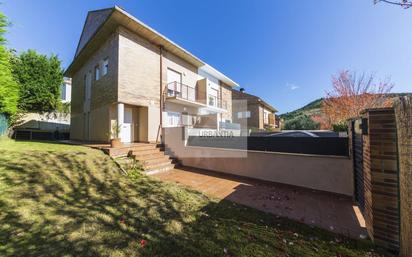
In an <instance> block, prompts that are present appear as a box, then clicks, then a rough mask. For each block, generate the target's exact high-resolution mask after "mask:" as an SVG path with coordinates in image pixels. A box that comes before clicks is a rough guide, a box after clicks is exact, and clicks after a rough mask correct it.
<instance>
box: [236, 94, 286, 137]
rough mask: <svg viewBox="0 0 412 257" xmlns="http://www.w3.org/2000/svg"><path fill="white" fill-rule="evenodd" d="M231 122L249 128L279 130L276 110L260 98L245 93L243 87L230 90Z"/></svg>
mask: <svg viewBox="0 0 412 257" xmlns="http://www.w3.org/2000/svg"><path fill="white" fill-rule="evenodd" d="M232 102H233V122H234V123H239V124H242V127H247V128H248V129H250V130H279V129H280V126H279V125H280V124H279V122H276V116H275V113H276V112H277V110H276V109H275V108H274V107H273V106H272V105H270V104H268V103H267V102H265V101H263V100H262V99H261V98H259V97H257V96H254V95H251V94H248V93H245V92H244V90H243V89H241V90H239V91H238V90H235V89H233V90H232Z"/></svg>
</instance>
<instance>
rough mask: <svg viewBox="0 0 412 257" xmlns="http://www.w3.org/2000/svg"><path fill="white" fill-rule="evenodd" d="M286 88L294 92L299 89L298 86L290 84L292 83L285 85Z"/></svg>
mask: <svg viewBox="0 0 412 257" xmlns="http://www.w3.org/2000/svg"><path fill="white" fill-rule="evenodd" d="M286 87H287V88H289V89H290V90H296V89H298V88H300V87H299V86H297V85H295V84H292V83H286Z"/></svg>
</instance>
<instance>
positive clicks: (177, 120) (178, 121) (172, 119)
mask: <svg viewBox="0 0 412 257" xmlns="http://www.w3.org/2000/svg"><path fill="white" fill-rule="evenodd" d="M165 125H166V127H168V128H174V127H181V126H182V114H181V113H180V112H166V124H165Z"/></svg>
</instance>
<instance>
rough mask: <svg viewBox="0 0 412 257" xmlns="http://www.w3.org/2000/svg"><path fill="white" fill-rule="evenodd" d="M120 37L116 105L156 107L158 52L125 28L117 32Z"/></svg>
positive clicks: (157, 101)
mask: <svg viewBox="0 0 412 257" xmlns="http://www.w3.org/2000/svg"><path fill="white" fill-rule="evenodd" d="M119 33H120V35H119V89H118V90H119V91H118V98H117V101H119V102H123V103H127V104H132V105H140V106H149V105H151V104H152V105H155V106H159V105H160V96H159V90H160V85H159V81H160V64H159V48H158V47H157V46H155V45H153V44H151V43H149V42H148V41H146V40H145V39H143V38H141V37H139V36H138V35H136V34H134V33H132V32H130V31H129V30H127V29H125V28H122V27H121V28H119Z"/></svg>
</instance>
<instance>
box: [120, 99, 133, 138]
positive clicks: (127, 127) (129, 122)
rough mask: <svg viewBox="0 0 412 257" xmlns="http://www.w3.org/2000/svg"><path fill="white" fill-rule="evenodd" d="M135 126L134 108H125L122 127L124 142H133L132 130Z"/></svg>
mask: <svg viewBox="0 0 412 257" xmlns="http://www.w3.org/2000/svg"><path fill="white" fill-rule="evenodd" d="M132 126H133V111H132V108H128V107H125V108H124V120H123V125H122V131H121V134H122V142H124V143H130V142H132V132H133V129H132Z"/></svg>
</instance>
